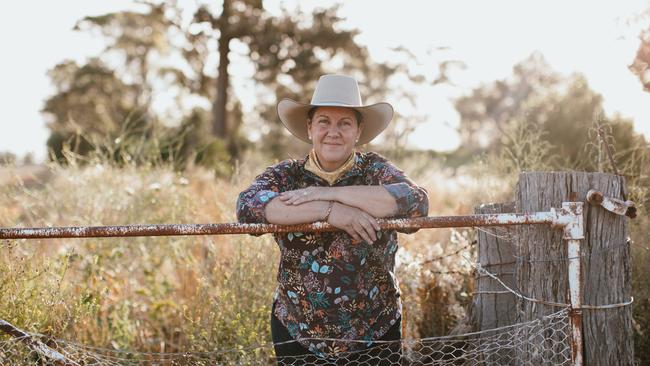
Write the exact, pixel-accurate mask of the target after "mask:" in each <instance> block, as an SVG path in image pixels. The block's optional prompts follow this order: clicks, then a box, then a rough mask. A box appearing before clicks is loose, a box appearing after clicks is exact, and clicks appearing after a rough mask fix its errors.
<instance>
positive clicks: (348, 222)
mask: <svg viewBox="0 0 650 366" xmlns="http://www.w3.org/2000/svg"><path fill="white" fill-rule="evenodd" d="M327 222H328V223H329V224H331V225H332V226H334V227H336V228H338V229H341V230H344V231H345V232H346V233H348V235H350V236H351V237H352V238H354V240H356V241H361V240H365V241H366V242H367V243H373V242H375V241H376V240H377V231H379V230H380V229H381V228H380V227H379V224H378V223H377V220H376V219H375V218H374V217H372V216H370V215H369V214H368V213H366V212H365V211H363V210H360V209H358V208H356V207H351V206H347V205H344V204H341V203H337V202H334V206H332V212H331V213H330V216H329V219H328V220H327Z"/></svg>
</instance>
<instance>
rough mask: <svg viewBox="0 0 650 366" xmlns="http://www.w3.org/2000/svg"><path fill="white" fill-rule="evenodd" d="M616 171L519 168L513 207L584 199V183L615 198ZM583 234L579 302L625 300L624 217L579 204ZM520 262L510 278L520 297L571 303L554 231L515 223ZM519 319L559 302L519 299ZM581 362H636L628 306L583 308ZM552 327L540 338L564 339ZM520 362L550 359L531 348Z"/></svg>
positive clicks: (561, 245) (538, 207) (544, 207)
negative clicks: (582, 206) (581, 293)
mask: <svg viewBox="0 0 650 366" xmlns="http://www.w3.org/2000/svg"><path fill="white" fill-rule="evenodd" d="M624 184H625V181H624V179H623V178H622V177H619V176H614V175H610V174H603V173H583V172H531V173H522V174H521V175H520V178H519V183H518V185H517V188H516V207H517V211H518V212H535V211H548V210H549V209H550V208H551V207H560V205H561V203H562V202H563V201H573V200H576V201H581V202H584V201H585V197H586V195H587V192H588V191H589V189H597V190H599V191H601V192H603V194H604V195H606V196H609V197H614V198H620V197H619V194H620V192H621V187H622V186H623V185H624ZM584 220H585V221H584V225H585V240H583V241H582V242H581V255H582V262H581V263H582V279H583V282H582V291H583V294H584V295H583V296H584V299H583V304H585V305H607V304H614V303H623V302H626V301H629V300H630V296H631V268H630V251H629V246H628V245H627V235H628V234H627V218H626V217H624V216H619V215H615V214H613V213H611V212H609V211H606V210H605V209H603V208H602V207H600V206H590V205H589V204H585V208H584ZM517 232H518V236H519V238H518V240H517V251H518V257H519V258H518V261H517V265H516V269H515V272H516V282H517V284H518V288H519V291H520V292H521V293H522V294H524V295H525V296H528V297H531V298H535V299H540V300H544V301H553V302H558V303H569V299H568V278H567V272H568V271H567V268H568V261H567V260H566V257H567V247H566V243H565V242H564V241H563V240H562V233H561V231H560V230H553V229H550V228H549V227H548V226H537V225H528V226H521V227H519V228H518V230H517ZM521 304H522V307H521V311H522V319H521V320H520V321H522V322H524V321H531V320H534V319H537V318H538V317H540V316H544V315H548V314H551V313H553V312H556V311H559V310H561V308H558V307H554V306H550V305H546V304H540V303H535V302H530V301H526V300H524V301H523V302H522V303H521ZM582 317H583V318H582V329H583V340H584V364H585V365H632V364H634V350H633V346H634V344H633V334H632V309H631V307H630V306H626V307H617V308H613V309H598V310H589V309H585V310H583V311H582ZM558 333H561V332H555V331H553V330H551V331H550V332H549V334H548V337H546V336H545V337H544V341H543V342H552V341H553V339H554V338H557V339H555V341H556V342H568V341H569V340H566V341H562V339H561V338H562V337H564V336H565V335H564V334H558ZM518 357H519V358H520V360H522V363H525V364H528V363H530V364H541V363H543V362H542V361H545V362H548V359H547V358H545V357H544V356H541V355H539V354H536V353H535V352H533V350H523V351H522V352H521V354H519V355H518Z"/></svg>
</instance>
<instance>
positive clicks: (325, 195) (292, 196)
mask: <svg viewBox="0 0 650 366" xmlns="http://www.w3.org/2000/svg"><path fill="white" fill-rule="evenodd" d="M279 197H280V201H282V202H284V203H285V204H287V205H294V206H297V205H300V204H303V203H305V202H311V201H336V199H335V195H334V188H331V187H307V188H303V189H296V190H293V191H286V192H282V193H280V196H279Z"/></svg>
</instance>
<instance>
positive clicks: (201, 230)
mask: <svg viewBox="0 0 650 366" xmlns="http://www.w3.org/2000/svg"><path fill="white" fill-rule="evenodd" d="M556 220H557V215H556V213H555V212H554V211H553V210H552V211H551V212H536V213H506V214H482V215H465V216H430V217H418V218H414V219H380V220H378V223H379V226H380V227H381V228H382V229H383V230H395V229H425V228H451V227H473V226H504V225H533V224H539V225H542V224H553V223H554V222H555V221H556ZM337 230H339V229H337V228H336V227H334V226H332V225H330V224H327V223H324V222H316V223H313V224H300V225H274V224H239V223H225V224H162V225H122V226H78V227H40V228H0V239H44V238H95V237H128V236H178V235H225V234H266V233H290V232H313V231H319V232H328V231H337Z"/></svg>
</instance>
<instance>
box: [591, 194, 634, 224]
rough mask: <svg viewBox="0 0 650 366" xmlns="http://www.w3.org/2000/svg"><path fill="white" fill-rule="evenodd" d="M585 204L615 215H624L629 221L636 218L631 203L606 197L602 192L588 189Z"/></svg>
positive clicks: (632, 203)
mask: <svg viewBox="0 0 650 366" xmlns="http://www.w3.org/2000/svg"><path fill="white" fill-rule="evenodd" d="M587 202H589V203H590V204H592V205H597V206H602V207H603V208H604V209H605V210H607V211H609V212H613V213H615V214H617V215H621V216H623V215H625V216H627V217H629V218H631V219H633V218H635V217H636V207H635V206H634V202H632V201H623V200H619V199H617V198H612V197H606V196H605V195H603V192H601V191H598V190H595V189H590V190H589V192H587Z"/></svg>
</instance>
